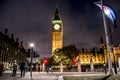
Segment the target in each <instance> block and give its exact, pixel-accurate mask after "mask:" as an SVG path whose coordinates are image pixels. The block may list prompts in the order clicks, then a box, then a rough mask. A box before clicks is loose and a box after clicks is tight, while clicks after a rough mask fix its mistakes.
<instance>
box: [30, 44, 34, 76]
mask: <svg viewBox="0 0 120 80" xmlns="http://www.w3.org/2000/svg"><path fill="white" fill-rule="evenodd" d="M33 48H34V43H30V63H31V64H30V77H31V78H32V58H33Z"/></svg>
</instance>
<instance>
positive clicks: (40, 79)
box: [0, 72, 104, 80]
mask: <svg viewBox="0 0 120 80" xmlns="http://www.w3.org/2000/svg"><path fill="white" fill-rule="evenodd" d="M63 75H66V76H71V75H72V76H92V75H104V73H95V72H87V73H86V72H82V73H80V72H63V73H61V72H49V73H47V72H33V73H32V78H31V77H30V72H26V74H25V77H20V72H17V75H16V77H12V73H11V72H5V73H3V76H2V77H0V80H63V77H62V76H63Z"/></svg>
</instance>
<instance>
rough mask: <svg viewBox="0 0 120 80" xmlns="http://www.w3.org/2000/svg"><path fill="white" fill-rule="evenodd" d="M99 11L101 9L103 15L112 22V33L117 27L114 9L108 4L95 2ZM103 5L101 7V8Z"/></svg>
mask: <svg viewBox="0 0 120 80" xmlns="http://www.w3.org/2000/svg"><path fill="white" fill-rule="evenodd" d="M95 4H96V5H97V6H98V7H99V8H100V9H101V10H102V8H103V11H104V13H105V15H106V16H107V17H108V18H109V19H110V20H111V21H112V23H113V25H114V27H113V28H112V31H114V30H115V29H116V28H117V25H116V21H117V16H116V13H115V11H114V9H113V8H112V7H111V6H110V5H108V4H102V2H101V1H100V2H96V3H95ZM102 5H103V7H102Z"/></svg>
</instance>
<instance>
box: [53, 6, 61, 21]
mask: <svg viewBox="0 0 120 80" xmlns="http://www.w3.org/2000/svg"><path fill="white" fill-rule="evenodd" d="M54 20H61V18H60V13H59V10H58V5H57V4H56V11H55V17H54Z"/></svg>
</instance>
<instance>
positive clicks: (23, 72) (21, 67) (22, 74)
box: [20, 62, 25, 77]
mask: <svg viewBox="0 0 120 80" xmlns="http://www.w3.org/2000/svg"><path fill="white" fill-rule="evenodd" d="M20 71H21V75H20V76H21V77H23V76H25V62H22V63H21V64H20Z"/></svg>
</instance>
